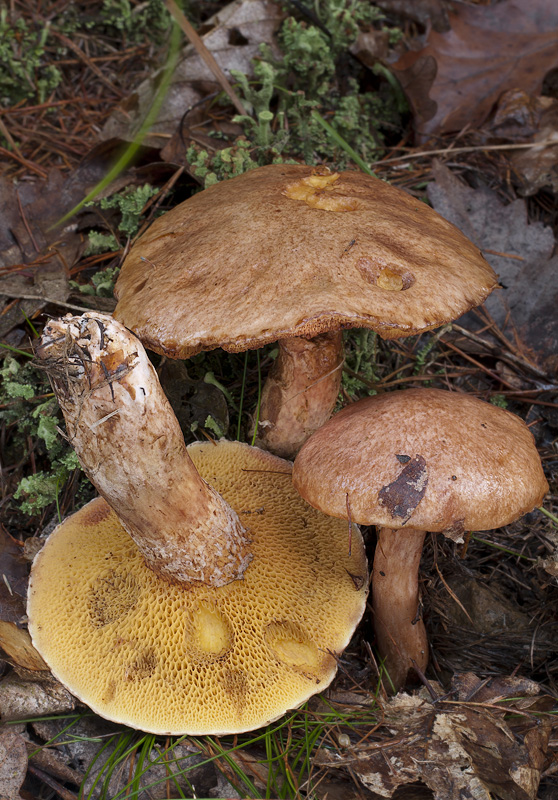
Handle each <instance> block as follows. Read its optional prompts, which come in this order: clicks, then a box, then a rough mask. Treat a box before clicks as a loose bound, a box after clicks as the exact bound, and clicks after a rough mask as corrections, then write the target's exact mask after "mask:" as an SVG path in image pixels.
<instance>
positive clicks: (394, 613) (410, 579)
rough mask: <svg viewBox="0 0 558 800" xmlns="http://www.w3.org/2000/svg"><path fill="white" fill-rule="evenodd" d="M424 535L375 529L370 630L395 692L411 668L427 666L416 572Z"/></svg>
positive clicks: (413, 532) (407, 529)
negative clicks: (372, 629)
mask: <svg viewBox="0 0 558 800" xmlns="http://www.w3.org/2000/svg"><path fill="white" fill-rule="evenodd" d="M424 537H425V532H424V531H420V530H416V529H415V528H401V529H400V530H393V529H391V528H378V543H377V545H376V552H375V555H374V567H373V572H372V598H373V608H374V628H375V631H376V638H377V641H378V650H379V653H380V655H381V656H382V659H383V666H384V668H385V670H386V672H387V674H388V676H389V680H390V681H391V683H392V684H393V687H394V689H395V690H397V689H400V688H401V687H402V686H404V685H405V681H406V678H407V673H408V672H409V670H410V669H412V668H413V667H414V666H417V667H418V668H419V669H420V670H421V671H424V670H425V669H426V665H427V663H428V639H427V636H426V630H425V627H424V623H423V621H422V618H421V617H420V614H419V592H418V571H419V564H420V557H421V553H422V546H423V543H424Z"/></svg>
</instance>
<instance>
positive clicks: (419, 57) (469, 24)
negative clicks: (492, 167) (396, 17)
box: [392, 0, 558, 141]
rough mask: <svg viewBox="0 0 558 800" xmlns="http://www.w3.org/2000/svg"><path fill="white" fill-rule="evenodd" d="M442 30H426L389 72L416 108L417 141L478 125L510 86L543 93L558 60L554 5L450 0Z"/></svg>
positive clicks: (557, 14) (557, 21)
mask: <svg viewBox="0 0 558 800" xmlns="http://www.w3.org/2000/svg"><path fill="white" fill-rule="evenodd" d="M449 22H450V25H451V28H450V30H449V31H447V32H443V33H438V32H437V31H435V30H433V31H431V33H430V36H429V39H428V42H427V44H426V46H425V47H424V48H422V49H420V50H409V51H408V52H407V53H405V54H404V55H403V56H402V57H401V58H400V59H399V61H397V63H396V64H394V65H393V66H392V69H393V71H394V72H395V74H396V76H397V77H398V79H399V80H400V82H401V85H402V87H403V89H404V90H405V93H406V94H407V97H408V98H409V102H410V104H411V107H412V109H413V112H414V114H415V128H416V132H417V136H418V138H419V139H420V140H423V141H424V140H425V139H427V138H428V137H429V136H431V135H432V134H439V133H448V132H450V131H460V130H462V129H463V128H465V127H477V126H479V125H481V124H482V123H483V121H484V120H485V119H486V117H487V116H488V114H489V113H490V110H491V109H492V107H493V106H494V104H495V103H496V101H497V100H498V97H499V96H500V95H501V94H502V93H503V92H505V91H506V90H508V89H515V88H520V89H522V90H524V91H526V92H528V93H530V94H534V95H538V94H540V92H541V88H542V83H543V79H544V77H545V75H546V73H547V72H549V71H550V70H551V69H553V68H555V67H556V66H558V4H556V3H549V2H548V0H531V2H524V0H506V2H503V3H495V4H493V5H490V6H486V5H482V6H470V5H465V4H460V5H457V6H454V12H453V13H450V15H449Z"/></svg>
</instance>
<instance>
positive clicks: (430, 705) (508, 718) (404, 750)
mask: <svg viewBox="0 0 558 800" xmlns="http://www.w3.org/2000/svg"><path fill="white" fill-rule="evenodd" d="M524 682H525V679H515V678H500V679H495V680H494V681H491V680H489V681H481V680H480V679H479V678H477V677H476V676H475V675H472V674H467V675H462V676H457V677H456V679H455V680H454V683H453V685H452V689H453V691H452V692H451V693H450V694H449V695H447V694H445V695H442V691H441V687H438V688H439V690H440V697H439V699H438V700H436V701H434V702H433V701H432V700H431V699H430V698H428V699H427V698H426V696H425V697H422V696H410V695H407V694H399V695H397V696H396V697H395V698H393V699H392V700H390V701H389V702H387V703H385V704H384V705H383V711H384V721H383V722H382V725H381V727H380V728H378V729H377V730H376V732H375V741H374V740H373V737H367V739H366V741H364V742H362V743H361V744H359V745H353V746H352V747H348V748H346V750H345V751H344V752H343V753H341V752H337V753H335V752H332V751H325V750H322V751H320V753H319V762H320V763H321V764H327V765H330V766H349V767H350V768H351V770H352V771H353V772H354V773H355V774H356V775H357V776H358V777H359V779H360V780H361V781H362V782H363V783H364V785H365V786H366V787H367V788H368V789H370V790H371V791H373V792H376V793H377V794H378V795H379V796H380V797H392V796H393V794H394V792H395V791H396V789H397V788H398V787H400V786H403V785H405V784H412V783H414V782H416V781H421V782H422V783H423V784H426V786H428V787H430V789H432V791H433V793H434V797H435V798H436V800H490V798H491V797H493V796H494V797H499V798H502V800H535V798H536V796H537V789H538V785H539V781H540V777H541V772H542V769H543V767H544V764H545V758H546V749H547V746H548V741H549V736H550V730H551V723H550V722H549V721H548V720H547V719H546V718H545V717H536V716H533V715H532V714H531V713H529V712H523V713H522V712H521V710H520V703H521V699H518V698H517V693H518V692H523V691H525V690H526V691H527V694H528V695H529V698H528V700H529V701H530V700H531V695H532V694H533V693H535V692H537V691H538V689H539V687H538V686H537V685H536V684H534V682H533V681H529V682H528V684H529V685H527V686H526V685H524ZM433 688H436V687H433ZM464 693H465V696H466V697H474V700H465V699H464V697H463V695H464ZM421 694H422V693H421ZM481 697H482V698H483V700H481V699H479V698H481ZM504 698H505V699H507V701H508V702H506V703H502V704H501V705H500V706H498V705H497V704H498V702H499V701H501V700H502V699H504Z"/></svg>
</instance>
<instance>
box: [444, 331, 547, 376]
mask: <svg viewBox="0 0 558 800" xmlns="http://www.w3.org/2000/svg"><path fill="white" fill-rule="evenodd" d="M452 328H453V330H454V331H458V332H459V333H461V334H463V336H466V337H467V339H471V341H473V342H476V343H477V344H480V345H482V346H483V347H486V348H487V350H496V351H498V350H500V348H499V347H498V345H496V344H492V343H491V342H488V341H487V340H486V339H483V338H482V337H481V336H477V334H476V333H472V332H471V331H468V330H467V329H466V328H462V327H461V325H456V324H455V322H454V323H453V324H452ZM444 344H447V342H445V341H444ZM498 358H501V359H502V361H510V362H511V363H512V364H517V365H518V366H521V367H523V368H524V369H528V370H529V371H530V372H532V373H533V374H534V375H537V376H538V377H539V378H544V379H545V380H551V379H550V377H549V375H547V374H546V373H545V372H543V371H542V370H540V369H539V368H538V367H536V366H535V365H534V364H531V362H530V361H525V359H523V358H520V357H519V356H516V355H514V354H513V353H501V352H498Z"/></svg>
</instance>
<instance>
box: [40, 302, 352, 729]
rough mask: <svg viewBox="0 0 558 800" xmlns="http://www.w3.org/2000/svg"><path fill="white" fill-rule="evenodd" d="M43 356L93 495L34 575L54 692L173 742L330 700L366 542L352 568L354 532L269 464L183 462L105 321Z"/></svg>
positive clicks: (201, 451) (145, 369)
mask: <svg viewBox="0 0 558 800" xmlns="http://www.w3.org/2000/svg"><path fill="white" fill-rule="evenodd" d="M37 356H38V358H39V359H40V360H41V361H42V362H43V365H44V366H45V367H46V369H47V371H48V373H49V375H50V377H51V380H52V383H53V386H54V388H55V391H56V393H57V395H58V397H59V400H60V403H61V405H62V408H63V411H64V415H65V418H66V426H67V431H68V437H69V439H70V441H71V442H72V444H74V446H75V448H76V452H77V453H78V456H79V458H80V460H81V462H82V464H83V466H84V468H85V470H86V472H87V474H88V475H89V477H90V478H91V479H92V481H93V483H94V484H95V485H96V487H97V488H98V489H99V491H100V493H101V494H102V497H97V498H95V499H94V500H92V501H91V502H90V503H88V504H87V505H86V506H84V507H83V508H81V509H80V510H79V511H77V512H76V513H75V514H73V515H72V516H70V517H68V518H66V519H65V520H64V521H63V522H62V523H61V524H60V525H59V526H58V527H57V528H56V529H55V531H54V532H53V533H52V534H51V535H50V536H49V538H48V539H47V541H46V544H45V545H44V547H43V548H42V550H41V551H40V552H39V553H38V555H37V556H36V558H35V560H34V562H33V567H32V570H31V578H30V582H29V596H28V603H27V616H28V619H29V632H30V634H31V637H32V642H33V645H34V647H35V648H36V649H37V650H38V652H39V653H40V654H41V656H42V657H43V658H44V660H45V661H46V663H47V664H48V666H49V668H50V669H51V670H52V672H53V674H54V675H55V677H57V678H58V679H59V680H60V681H61V682H62V683H63V684H64V685H65V686H66V687H67V688H68V689H69V690H70V691H71V692H72V693H73V694H75V695H76V696H77V697H79V698H80V699H81V700H82V701H83V702H85V703H87V704H88V705H89V706H90V707H91V708H92V709H93V710H94V711H95V712H96V713H98V714H100V715H101V716H104V717H106V718H107V719H111V720H114V721H116V722H119V723H124V724H127V725H131V726H132V727H135V728H139V729H141V730H146V731H150V732H153V733H157V734H165V735H167V734H169V735H170V734H191V735H201V734H217V735H221V734H225V733H239V732H241V731H247V730H252V729H254V728H257V727H259V726H261V725H265V724H267V723H268V722H270V721H272V720H274V719H277V718H278V717H279V716H281V715H282V714H283V713H285V711H286V710H288V709H289V708H294V707H297V706H299V705H300V704H301V703H303V702H304V701H305V700H307V699H308V698H309V697H310V696H311V695H312V694H314V693H315V692H318V691H321V690H322V689H324V688H325V687H326V686H328V684H329V683H330V682H331V680H332V679H333V677H334V675H335V672H336V667H337V654H339V653H341V652H342V650H343V649H344V648H345V647H346V645H347V644H348V642H349V639H350V637H351V635H352V633H353V631H354V629H355V627H356V625H357V623H358V621H359V620H360V617H361V616H362V613H363V610H364V607H365V602H366V595H367V589H368V577H367V567H366V557H365V552H364V545H363V541H362V537H361V536H360V532H359V531H358V530H355V531H354V532H353V537H352V548H351V552H348V549H349V548H348V542H347V526H346V523H344V522H341V521H339V520H335V519H332V518H330V517H327V516H326V515H324V514H321V513H319V512H317V511H315V510H314V509H312V508H311V507H310V506H309V505H308V504H307V503H305V502H304V500H303V499H302V498H301V497H300V496H299V495H298V493H297V492H296V491H295V489H294V487H293V486H292V481H291V464H290V463H289V462H287V461H284V460H283V459H281V458H278V457H277V456H274V455H272V454H271V453H268V452H265V451H263V450H261V449H259V448H257V447H250V446H249V445H247V444H243V443H240V442H227V441H225V440H221V441H219V442H204V443H194V444H192V445H190V446H189V447H188V448H186V447H185V445H184V441H183V439H182V436H181V433H180V430H179V427H178V423H177V421H176V419H175V418H174V414H173V413H172V411H171V409H170V406H169V405H168V403H167V401H166V399H165V397H164V395H163V393H162V391H161V388H160V386H159V384H158V381H157V376H156V373H155V371H154V369H153V368H152V367H151V365H150V363H149V361H148V360H147V357H146V355H145V351H144V350H143V347H142V345H141V343H140V342H139V340H137V339H135V337H134V336H133V335H132V334H131V333H130V332H129V331H128V330H127V329H125V328H124V327H123V326H122V325H120V324H119V323H118V322H116V321H115V320H113V319H111V318H110V317H107V316H104V315H102V314H97V313H93V312H91V313H88V314H86V315H85V316H83V317H70V316H68V317H66V318H64V319H62V320H58V321H53V322H50V323H49V324H48V325H47V326H46V328H45V331H44V335H43V338H42V340H41V342H40V345H39V347H38V350H37ZM111 507H112V508H111ZM240 520H242V523H241V522H240Z"/></svg>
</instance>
